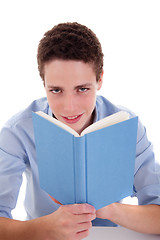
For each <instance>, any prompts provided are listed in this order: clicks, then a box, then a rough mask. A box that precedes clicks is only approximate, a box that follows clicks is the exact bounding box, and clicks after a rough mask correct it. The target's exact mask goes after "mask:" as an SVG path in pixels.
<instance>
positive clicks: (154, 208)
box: [97, 203, 160, 234]
mask: <svg viewBox="0 0 160 240" xmlns="http://www.w3.org/2000/svg"><path fill="white" fill-rule="evenodd" d="M97 217H99V218H103V219H109V220H110V221H113V222H115V223H117V224H118V225H121V226H123V227H126V228H129V229H132V230H134V231H137V232H141V233H148V234H160V206H158V205H153V204H150V205H144V206H142V205H139V206H137V205H127V204H121V203H113V204H111V205H109V206H106V207H104V208H101V209H99V210H98V211H97Z"/></svg>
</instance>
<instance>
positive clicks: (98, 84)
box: [97, 71, 104, 90]
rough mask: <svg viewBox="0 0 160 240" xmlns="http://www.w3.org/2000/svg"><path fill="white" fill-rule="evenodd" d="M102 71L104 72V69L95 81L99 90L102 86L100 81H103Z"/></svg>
mask: <svg viewBox="0 0 160 240" xmlns="http://www.w3.org/2000/svg"><path fill="white" fill-rule="evenodd" d="M103 73H104V71H103V72H102V73H101V77H100V79H99V80H98V82H97V90H100V89H101V87H102V83H103Z"/></svg>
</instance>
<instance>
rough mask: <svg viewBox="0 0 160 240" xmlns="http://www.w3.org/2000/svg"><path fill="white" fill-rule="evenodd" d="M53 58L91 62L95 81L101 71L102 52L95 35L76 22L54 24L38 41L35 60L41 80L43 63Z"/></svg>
mask: <svg viewBox="0 0 160 240" xmlns="http://www.w3.org/2000/svg"><path fill="white" fill-rule="evenodd" d="M54 59H63V60H78V61H83V62H85V63H91V64H92V66H93V69H94V71H95V73H96V80H97V81H98V80H99V79H100V77H101V74H102V72H103V53H102V48H101V44H100V42H99V40H98V38H97V36H96V35H95V33H93V32H92V30H90V29H89V28H87V27H86V26H84V25H81V24H79V23H77V22H73V23H61V24H58V25H56V26H54V27H53V28H52V29H51V30H49V31H48V32H46V33H45V34H44V36H43V38H42V39H41V41H40V42H39V45H38V53H37V61H38V70H39V73H40V76H41V78H42V80H43V81H44V65H45V63H47V62H49V61H51V60H54Z"/></svg>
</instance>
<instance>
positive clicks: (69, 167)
mask: <svg viewBox="0 0 160 240" xmlns="http://www.w3.org/2000/svg"><path fill="white" fill-rule="evenodd" d="M32 117H33V125H34V134H35V146H36V153H37V164H38V170H39V179H40V185H41V188H42V189H43V190H44V191H46V192H47V193H48V194H49V195H50V196H52V197H53V198H55V199H56V200H57V201H59V202H60V203H61V204H74V203H89V204H91V205H93V206H94V207H95V208H96V209H99V208H102V207H104V206H106V205H109V204H111V203H113V202H117V201H119V200H121V199H123V198H124V197H127V196H129V195H131V194H132V192H133V179H134V166H135V155H136V142H137V123H138V118H137V117H134V118H131V119H128V120H124V121H122V122H118V123H116V122H115V124H113V125H111V126H107V127H102V128H101V129H99V130H94V131H90V132H89V133H85V134H84V135H83V136H78V134H77V135H76V136H75V135H73V132H72V133H70V132H68V130H67V129H69V127H66V130H65V129H63V128H62V125H65V124H63V123H60V126H57V124H55V123H53V122H51V121H50V119H49V118H52V117H50V116H48V115H47V117H46V118H45V117H44V113H43V114H42V116H41V115H39V114H37V113H33V115H32ZM52 119H53V118H52ZM54 121H55V122H58V120H56V119H55V120H54ZM99 122H100V121H99ZM102 122H105V120H104V119H103V120H102ZM97 123H98V122H97ZM97 123H96V124H97ZM92 125H94V124H92ZM65 126H66V125H65ZM91 128H92V127H91ZM91 130H93V129H91ZM73 131H74V130H73Z"/></svg>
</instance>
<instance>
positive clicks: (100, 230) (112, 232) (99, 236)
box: [85, 227, 160, 240]
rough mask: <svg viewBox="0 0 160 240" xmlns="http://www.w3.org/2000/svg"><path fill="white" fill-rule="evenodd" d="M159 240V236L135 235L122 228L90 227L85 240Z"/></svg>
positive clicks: (135, 233)
mask: <svg viewBox="0 0 160 240" xmlns="http://www.w3.org/2000/svg"><path fill="white" fill-rule="evenodd" d="M137 239H138V240H160V235H159V236H158V235H148V234H142V233H137V232H134V231H131V230H129V229H126V228H123V227H92V229H91V230H90V235H89V236H88V237H87V238H85V240H137Z"/></svg>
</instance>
